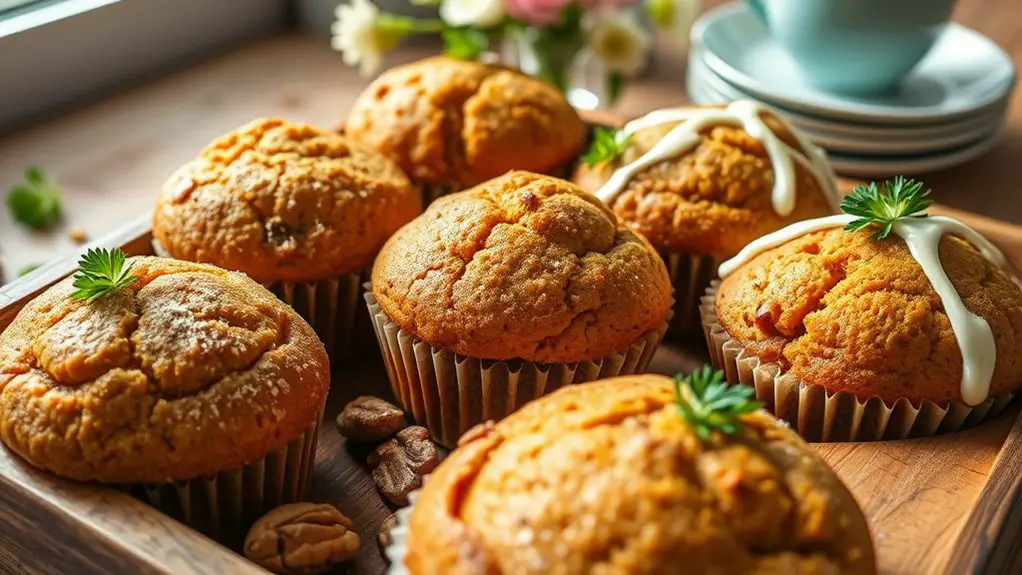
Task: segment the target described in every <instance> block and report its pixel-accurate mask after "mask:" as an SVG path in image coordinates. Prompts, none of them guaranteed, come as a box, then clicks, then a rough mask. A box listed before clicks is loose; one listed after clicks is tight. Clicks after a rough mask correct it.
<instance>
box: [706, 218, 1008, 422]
mask: <svg viewBox="0 0 1022 575" xmlns="http://www.w3.org/2000/svg"><path fill="white" fill-rule="evenodd" d="M940 260H941V263H942V264H943V266H944V270H945V271H946V272H947V275H948V278H949V279H950V280H951V283H952V284H954V286H955V289H956V290H957V291H958V294H959V295H960V296H961V297H962V301H963V302H964V303H965V307H966V308H968V310H969V311H970V312H972V313H974V314H976V315H978V316H980V317H982V318H983V319H985V320H986V321H987V322H988V323H989V324H990V328H991V330H993V334H994V340H995V341H996V342H997V363H996V366H995V369H994V375H993V380H992V382H991V388H990V395H991V396H1000V395H1004V394H1006V393H1009V392H1011V391H1013V390H1016V389H1019V387H1022V290H1020V289H1019V286H1018V285H1017V284H1016V283H1015V282H1014V281H1012V279H1011V278H1010V277H1009V276H1008V275H1007V274H1006V273H1005V272H1004V271H1002V270H1000V269H998V268H997V267H996V266H994V265H993V264H991V263H990V262H988V261H987V260H986V259H985V258H983V256H982V255H981V254H980V253H979V252H978V251H976V249H975V248H973V247H972V245H971V244H968V243H967V242H965V241H963V240H961V239H959V238H956V237H952V236H945V237H944V238H943V239H942V240H941V243H940ZM716 302H717V313H718V321H719V322H720V324H721V326H722V327H723V328H724V329H725V330H726V331H727V332H728V334H730V335H731V336H732V337H733V338H735V339H737V340H738V341H739V342H741V343H743V344H745V345H747V346H749V347H750V349H751V350H752V351H753V352H754V353H756V354H757V355H759V356H760V357H761V358H762V359H763V360H764V361H766V362H772V361H776V362H779V363H780V364H781V366H782V368H783V369H785V370H790V371H791V373H793V374H795V375H796V376H798V377H800V378H801V379H802V381H803V382H804V383H806V384H809V385H820V386H823V387H825V388H827V389H828V390H829V391H832V392H838V391H846V392H849V393H852V394H854V395H856V396H857V397H860V398H866V397H870V396H877V397H880V398H882V399H884V400H886V401H888V402H893V401H896V400H898V399H899V398H907V399H909V400H910V401H912V403H913V404H915V405H919V403H920V402H921V401H922V400H924V399H926V400H929V401H933V402H935V403H938V404H945V403H947V402H951V401H954V402H960V401H962V397H961V381H962V355H961V351H960V350H959V349H958V341H957V339H956V338H955V335H954V332H953V331H952V329H951V323H950V321H949V320H948V317H947V314H946V313H945V311H944V306H943V304H942V303H941V300H940V298H939V297H938V296H937V293H936V292H935V291H934V290H933V286H932V285H931V284H930V281H929V279H927V277H926V275H925V274H924V273H923V270H922V268H921V267H920V266H919V264H918V263H917V262H916V261H915V260H914V259H913V258H912V256H911V254H910V253H909V251H908V247H907V246H906V245H905V242H904V241H903V240H902V239H901V238H899V237H897V236H895V235H893V234H892V235H891V236H889V237H888V238H887V239H885V240H882V241H877V240H873V239H871V238H870V236H869V233H868V232H867V231H862V232H845V231H843V230H841V229H833V230H827V231H822V232H816V233H812V234H808V235H805V236H802V237H800V238H797V239H794V240H792V241H790V242H788V243H786V244H784V245H782V246H779V247H777V248H775V249H772V250H768V251H766V252H764V253H762V254H760V255H759V256H758V257H756V258H755V259H753V260H752V261H750V262H749V263H747V264H746V265H744V266H742V267H741V268H739V269H738V270H736V271H735V272H734V273H733V274H732V275H730V276H728V277H727V278H726V279H725V280H724V281H723V283H722V284H721V287H720V291H719V292H718V294H717V300H716Z"/></svg>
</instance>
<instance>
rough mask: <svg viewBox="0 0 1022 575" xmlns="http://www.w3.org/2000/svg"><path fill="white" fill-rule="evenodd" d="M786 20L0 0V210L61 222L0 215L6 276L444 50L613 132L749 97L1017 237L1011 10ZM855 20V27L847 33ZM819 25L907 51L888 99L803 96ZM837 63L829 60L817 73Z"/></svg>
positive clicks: (1002, 0)
mask: <svg viewBox="0 0 1022 575" xmlns="http://www.w3.org/2000/svg"><path fill="white" fill-rule="evenodd" d="M834 2H836V3H837V4H841V3H843V2H844V0H834ZM899 2H900V3H901V5H902V7H903V8H904V9H905V10H909V8H907V7H909V6H920V5H928V6H936V5H937V4H940V5H941V8H940V10H941V11H942V12H941V13H939V14H937V13H932V14H931V13H927V14H923V13H922V12H920V13H918V14H914V15H913V17H914V18H915V20H913V22H907V21H906V22H900V23H899V24H898V25H899V26H901V27H900V28H897V29H893V28H891V26H893V24H890V22H891V21H892V20H893V19H891V18H884V17H883V16H882V15H880V14H879V13H878V11H879V10H881V8H880V6H882V5H898V4H899ZM800 3H801V1H800V0H791V1H790V2H789V1H788V0H765V1H761V2H730V3H728V2H723V1H718V0H702V1H701V2H700V1H697V0H645V1H640V0H586V1H583V2H577V1H570V2H569V1H567V0H444V1H443V2H442V3H441V2H436V1H429V0H415V2H414V3H412V2H408V1H406V0H379V1H376V2H370V1H369V0H353V2H352V3H350V4H344V8H340V9H339V8H338V7H339V3H338V2H337V1H336V0H215V1H209V0H0V193H2V194H4V195H5V196H6V195H8V193H9V192H8V190H14V189H17V188H26V187H27V188H30V189H31V190H43V194H42V196H40V197H43V198H47V197H59V211H60V214H59V217H57V218H54V219H53V221H52V222H46V223H45V225H41V226H33V225H25V222H22V221H19V219H18V218H16V217H14V216H13V215H12V214H11V212H10V209H0V265H2V267H3V270H4V272H3V273H4V277H5V279H6V281H11V280H13V279H15V278H17V277H18V276H19V275H20V274H21V273H22V272H25V271H27V270H28V269H29V268H31V267H32V266H34V265H36V264H40V263H43V262H46V261H49V260H51V259H53V258H54V257H57V256H60V255H65V254H68V253H73V252H75V251H77V250H79V249H81V248H80V245H81V243H82V242H86V241H88V240H91V239H95V238H98V237H100V236H101V235H103V234H105V233H107V232H109V231H110V230H112V229H114V228H116V227H117V226H119V225H122V224H124V223H125V222H127V221H130V220H131V219H132V218H135V217H138V216H139V215H141V214H145V213H146V212H147V211H148V210H149V209H150V208H151V206H152V202H153V199H154V196H155V193H156V191H157V190H158V189H159V187H160V185H161V184H162V183H163V181H164V180H165V179H166V178H167V177H168V175H169V174H170V172H171V171H173V169H174V168H176V167H177V166H178V165H180V164H182V163H183V162H185V161H187V160H188V159H190V158H192V157H194V156H195V155H196V153H197V152H198V151H199V150H200V149H201V148H202V147H203V146H205V145H206V144H207V143H208V142H210V141H211V140H212V139H214V138H215V137H216V136H218V135H220V134H222V133H224V132H226V131H228V130H230V129H233V128H235V127H237V126H239V125H241V124H243V123H245V122H247V121H249V120H251V119H252V118H255V117H259V116H273V115H279V116H284V117H286V118H288V119H291V120H297V121H306V122H310V123H312V124H315V125H318V126H321V127H336V126H339V125H340V124H341V123H342V122H343V120H344V118H345V116H346V115H347V111H348V109H349V107H350V106H351V103H352V101H353V100H354V98H355V96H356V95H357V94H358V92H359V91H360V90H361V89H362V88H364V87H365V86H366V85H367V83H368V82H369V81H371V79H372V77H373V76H374V75H375V74H378V73H379V71H380V70H382V69H385V68H386V67H388V66H392V65H395V64H397V63H400V62H406V61H411V60H415V59H419V58H422V57H425V56H428V55H431V54H439V53H443V52H446V53H449V54H452V55H456V56H458V57H463V58H472V59H482V60H488V61H496V62H502V63H505V64H508V65H515V66H519V67H521V68H522V69H523V70H524V71H526V72H527V73H530V74H533V75H535V76H537V77H540V78H541V79H544V80H545V81H548V82H551V83H553V84H555V85H557V86H558V87H560V88H561V89H563V90H564V91H565V93H566V94H567V95H568V97H569V99H570V100H571V102H572V103H573V104H575V105H576V106H577V107H579V108H581V109H593V108H599V109H601V113H610V114H614V115H616V116H618V117H622V118H631V117H635V116H638V115H641V114H643V113H646V112H648V111H650V110H652V109H656V108H661V107H667V106H680V105H686V104H688V103H690V102H693V101H694V102H697V103H700V104H712V103H726V102H728V101H731V100H735V99H741V98H754V99H759V100H762V101H764V102H766V103H768V104H770V105H773V106H776V107H778V109H780V110H781V111H782V113H784V114H788V115H790V120H791V121H792V122H793V123H795V124H796V125H798V126H799V127H800V128H802V129H804V130H806V131H807V133H809V134H810V135H811V136H812V137H813V138H814V139H816V140H817V141H820V142H821V143H822V144H823V145H824V147H827V148H828V150H829V151H830V152H831V155H832V157H833V158H834V160H835V166H843V167H844V169H839V170H838V171H839V172H843V173H844V175H846V176H849V177H850V178H863V177H869V176H870V175H871V173H875V175H877V176H883V175H887V174H890V173H894V172H897V173H907V174H909V175H914V176H920V177H923V179H924V181H925V182H926V183H927V184H928V185H930V186H932V187H933V188H934V195H935V197H936V198H937V200H938V201H939V202H941V203H943V204H946V205H951V206H954V207H958V208H962V209H966V210H969V211H974V212H979V213H981V214H984V215H987V216H992V217H996V218H999V219H1003V220H1007V221H1009V222H1013V223H1022V194H1020V191H1019V188H1020V184H1019V182H1020V181H1022V161H1019V160H1018V158H1022V102H1020V99H1019V97H1018V96H1017V93H1016V92H1015V91H1014V90H1013V88H1014V83H1015V68H1016V66H1017V65H1018V64H1019V62H1020V61H1022V60H1020V59H1022V3H1020V2H1019V1H1018V0H958V1H957V2H954V1H951V0H948V1H947V2H944V0H940V1H939V2H929V1H927V2H917V1H915V0H911V1H909V0H887V1H886V2H883V3H877V4H876V6H871V5H872V4H874V3H873V2H868V1H867V2H859V3H858V6H859V8H860V10H859V13H857V15H855V16H854V18H853V17H852V16H849V13H848V12H847V11H845V12H844V13H843V15H838V16H837V17H838V18H839V21H837V22H836V23H835V22H834V21H833V19H834V18H835V15H834V14H830V15H828V17H830V18H831V20H825V19H820V18H821V17H820V15H819V14H816V15H811V14H810V11H802V12H786V13H779V12H776V10H780V9H782V8H786V7H790V6H795V5H796V4H800ZM852 3H853V4H855V3H854V2H852ZM837 4H835V5H837ZM764 5H765V8H766V9H765V11H764ZM863 6H865V7H866V9H865V10H863V9H861V8H862V7H863ZM772 10H773V11H774V12H771V11H772ZM870 11H872V12H870ZM817 12H818V11H817ZM871 16H872V18H871ZM814 18H815V19H814ZM840 19H843V20H840ZM855 19H858V20H855ZM927 19H928V20H927ZM853 20H855V22H853ZM859 20H861V21H862V22H865V24H864V25H863V26H865V28H864V30H865V31H863V30H859V29H856V28H855V27H854V26H853V25H852V24H853V23H855V25H856V26H858V25H859ZM923 20H925V22H923ZM949 21H950V22H953V23H954V24H948V22H949ZM885 22H887V23H888V24H889V25H887V26H886V28H885V24H884V23H885ZM920 22H923V23H924V24H925V26H924V25H922V24H920ZM910 25H913V26H915V28H910V27H909V26H910ZM785 26H787V28H785ZM792 26H793V27H794V28H793V30H794V34H795V36H797V38H795V39H794V40H792V38H790V36H791V35H792V29H791V28H792ZM830 26H837V27H838V28H840V29H842V30H844V32H848V31H849V30H851V32H853V33H854V34H856V35H855V36H854V40H855V41H856V42H859V44H853V46H856V45H857V46H863V52H862V53H863V54H865V53H866V48H865V47H866V46H868V45H877V44H878V43H879V42H880V41H881V39H878V38H877V37H873V38H870V37H869V36H868V34H872V33H873V31H875V30H882V31H884V32H885V34H887V36H886V38H888V39H889V38H891V37H893V38H894V39H895V40H896V41H898V42H900V43H901V44H909V43H910V42H909V39H910V38H911V39H912V42H914V43H916V44H919V43H920V42H921V43H922V46H923V50H922V53H920V54H919V58H916V60H918V61H919V62H918V63H916V62H911V64H912V66H910V68H911V70H908V69H906V71H905V72H903V73H902V76H899V79H898V80H897V82H898V83H897V85H893V86H888V87H886V88H884V89H883V90H878V91H876V92H875V93H849V92H843V91H842V90H843V88H834V89H833V90H832V89H831V88H830V87H821V86H822V83H819V82H816V83H814V82H810V81H808V79H809V76H808V75H807V74H808V72H807V70H808V69H809V68H808V66H809V62H808V61H807V60H806V58H805V57H804V55H799V53H798V50H799V49H802V50H803V51H805V42H808V41H809V40H807V39H806V34H805V32H806V31H816V32H819V33H817V34H815V37H814V38H812V39H811V40H812V41H814V42H822V41H823V40H821V38H823V39H826V38H828V37H836V36H839V34H831V33H829V28H828V27H830ZM842 27H843V28H842ZM920 30H921V32H919V31H920ZM917 32H919V33H920V34H923V35H924V36H925V38H920V37H918V36H919V34H917ZM693 38H694V40H693ZM916 40H918V42H917V41H916ZM795 42H803V44H802V45H801V48H800V47H799V46H796V45H795ZM823 48H826V46H824V47H823ZM823 48H820V49H816V47H812V46H811V47H810V49H809V50H808V51H809V52H811V53H822V50H823ZM839 48H841V49H842V50H843V52H842V53H857V50H855V49H852V50H849V49H848V48H847V47H843V48H842V47H839ZM885 49H887V50H893V49H894V48H890V47H888V48H885ZM898 49H899V50H905V51H908V50H909V48H905V47H899V48H898ZM924 55H925V58H923V56H924ZM910 57H911V56H910ZM878 61H880V59H878V57H875V56H874V60H872V62H878ZM868 63H869V61H867V64H868ZM837 65H838V62H836V60H833V59H831V60H828V61H827V62H825V63H824V72H826V71H827V70H829V69H830V68H832V67H833V66H837ZM841 65H847V66H854V65H861V62H859V63H855V62H849V63H847V64H845V63H842V64H841ZM876 71H877V68H876V67H875V66H872V65H871V66H868V67H867V68H866V69H865V71H863V70H862V69H860V70H859V71H858V72H855V73H854V74H844V73H842V74H838V79H839V80H840V79H841V78H848V77H855V78H862V77H864V76H865V75H868V74H869V73H872V72H876ZM814 73H815V72H814ZM803 80H805V85H803ZM30 167H37V168H38V169H39V170H38V172H35V173H36V174H37V175H40V177H41V179H40V180H39V181H33V180H32V178H30V177H28V173H27V170H28V169H29V168H30ZM47 193H49V194H51V195H50V196H46V194H47ZM37 199H38V198H37ZM6 207H8V208H9V206H6ZM143 217H144V216H143ZM36 228H39V229H36Z"/></svg>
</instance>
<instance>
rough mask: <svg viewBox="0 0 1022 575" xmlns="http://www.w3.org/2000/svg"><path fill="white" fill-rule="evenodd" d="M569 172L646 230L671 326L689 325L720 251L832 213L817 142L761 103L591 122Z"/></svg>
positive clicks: (833, 190)
mask: <svg viewBox="0 0 1022 575" xmlns="http://www.w3.org/2000/svg"><path fill="white" fill-rule="evenodd" d="M575 181H576V182H577V183H578V184H579V185H581V186H582V187H583V188H585V189H587V190H589V191H591V192H593V193H595V194H596V195H597V196H599V197H600V199H601V200H603V201H604V202H606V203H607V205H609V206H610V207H611V209H612V210H613V211H614V213H615V214H617V216H618V218H620V219H621V220H622V221H623V222H625V223H626V224H627V225H628V226H630V227H631V228H632V229H634V230H635V231H637V232H639V233H641V234H642V235H644V236H646V238H647V239H648V240H649V241H650V243H651V244H653V247H654V248H656V249H657V251H658V252H660V254H661V255H662V256H663V258H664V260H665V261H666V262H667V267H668V269H669V270H670V273H671V278H672V281H673V283H674V289H675V298H676V300H677V303H676V304H675V313H674V322H673V323H672V325H671V330H670V333H671V334H680V335H684V334H688V333H696V332H697V330H698V325H699V315H698V313H697V309H698V305H699V297H700V296H701V295H702V293H703V290H705V289H706V286H707V285H709V283H710V281H711V280H712V279H713V278H715V277H716V267H717V265H718V264H719V263H720V261H722V260H724V259H726V258H729V257H731V256H733V255H735V254H737V253H738V251H739V250H740V249H742V248H743V247H744V246H745V244H747V243H749V242H750V241H752V240H754V239H756V238H757V237H759V236H761V235H763V234H765V233H767V232H771V231H774V230H776V229H779V228H782V227H784V226H785V225H787V224H790V223H792V222H796V221H798V220H802V219H806V218H811V217H816V216H822V215H826V214H829V213H834V211H835V210H836V209H837V201H838V200H837V197H838V192H837V184H836V181H835V178H834V174H833V172H832V171H831V169H830V167H829V164H828V163H827V159H826V156H825V155H824V153H823V151H821V150H820V149H819V148H817V147H816V146H814V145H813V144H812V143H810V142H809V140H808V139H806V138H805V137H804V136H802V135H800V134H799V133H798V132H797V131H795V130H794V128H792V127H791V126H789V125H787V124H786V123H785V122H783V121H781V120H780V119H779V118H778V117H777V116H776V115H774V114H773V113H772V112H771V111H770V110H769V109H768V108H765V107H763V106H761V105H759V104H756V103H754V102H747V101H743V102H735V103H732V104H731V105H730V106H728V107H727V108H680V109H668V110H657V111H655V112H652V113H650V114H649V115H647V116H645V117H643V118H640V119H638V120H635V121H633V122H630V123H628V124H627V125H626V126H625V127H624V129H623V130H620V131H618V132H607V131H599V132H597V134H596V136H595V140H594V141H593V143H592V146H591V148H590V151H589V153H588V154H586V156H584V157H583V160H582V164H581V165H580V166H579V167H578V169H577V171H576V174H575Z"/></svg>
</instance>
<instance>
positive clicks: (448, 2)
mask: <svg viewBox="0 0 1022 575" xmlns="http://www.w3.org/2000/svg"><path fill="white" fill-rule="evenodd" d="M504 14H505V11H504V1H503V0H444V2H443V3H442V4H440V19H441V20H443V21H444V22H446V23H447V24H449V25H451V26H472V27H474V28H491V27H493V26H496V25H497V24H499V23H500V21H501V20H503V19H504Z"/></svg>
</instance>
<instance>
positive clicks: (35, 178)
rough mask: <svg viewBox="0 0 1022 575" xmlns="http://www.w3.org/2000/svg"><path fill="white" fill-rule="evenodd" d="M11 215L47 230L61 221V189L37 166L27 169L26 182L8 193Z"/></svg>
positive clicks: (27, 224) (29, 224) (21, 221)
mask: <svg viewBox="0 0 1022 575" xmlns="http://www.w3.org/2000/svg"><path fill="white" fill-rule="evenodd" d="M7 209H8V210H10V212H11V217H13V218H14V220H15V221H16V222H18V223H20V224H22V225H25V226H28V227H30V228H32V229H34V230H45V229H48V228H50V227H52V226H53V225H54V224H56V223H57V222H58V221H60V216H61V207H60V189H59V188H58V187H57V186H56V184H54V183H53V182H51V181H50V180H49V179H47V177H46V175H45V174H43V172H42V171H41V170H40V169H39V168H36V167H30V168H28V169H27V170H25V183H24V184H21V185H17V186H15V187H13V188H11V191H9V192H8V193H7Z"/></svg>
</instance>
